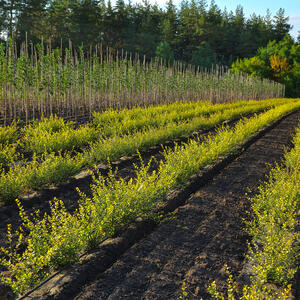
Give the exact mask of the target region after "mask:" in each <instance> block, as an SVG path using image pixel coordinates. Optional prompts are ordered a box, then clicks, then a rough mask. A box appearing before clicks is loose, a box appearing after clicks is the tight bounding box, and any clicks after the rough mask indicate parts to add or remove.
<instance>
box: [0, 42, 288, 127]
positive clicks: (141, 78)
mask: <svg viewBox="0 0 300 300" xmlns="http://www.w3.org/2000/svg"><path fill="white" fill-rule="evenodd" d="M284 90H285V87H284V85H282V84H280V83H277V82H274V81H271V80H267V79H260V78H256V77H253V76H248V75H247V74H243V73H239V74H236V73H233V72H231V71H230V70H228V68H226V67H223V66H214V67H212V68H211V69H199V68H196V67H195V66H192V65H187V64H184V63H182V62H173V63H172V64H171V65H168V64H166V63H165V62H163V61H161V60H159V59H157V58H156V59H152V60H151V61H147V60H146V58H145V57H139V55H138V54H135V55H133V54H131V53H127V52H123V51H122V52H121V53H114V54H113V52H112V49H109V48H106V49H103V48H102V45H97V46H95V47H94V48H90V51H86V50H85V51H84V50H83V48H80V49H78V48H77V49H75V48H73V47H72V43H71V42H70V45H69V47H68V48H66V49H62V48H60V49H52V48H51V45H47V44H43V43H42V44H41V45H28V44H27V43H24V44H22V45H21V46H18V47H17V46H16V45H15V44H14V43H13V42H12V41H8V42H7V44H6V45H4V44H3V43H1V45H0V124H4V125H8V124H10V123H11V122H13V121H16V120H18V119H21V120H22V121H23V122H24V123H26V124H28V123H29V122H30V120H31V119H37V118H41V117H42V116H45V117H49V116H50V115H52V114H56V115H58V116H60V117H64V119H66V120H74V121H81V120H82V119H85V120H89V119H90V118H91V117H92V113H93V112H94V111H104V110H106V109H111V108H119V109H120V108H124V107H127V108H132V107H134V106H136V105H140V106H149V105H151V104H152V105H153V104H155V105H157V104H164V103H166V104H168V103H172V102H174V101H178V100H182V99H187V100H190V101H192V100H197V101H198V100H209V101H211V102H213V103H221V102H222V103H228V102H233V101H237V100H249V99H257V100H261V99H267V98H281V97H283V95H284Z"/></svg>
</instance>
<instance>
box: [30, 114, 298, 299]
mask: <svg viewBox="0 0 300 300" xmlns="http://www.w3.org/2000/svg"><path fill="white" fill-rule="evenodd" d="M299 120H300V112H299V111H298V112H295V113H292V114H291V115H289V116H288V117H286V118H284V119H283V120H282V121H281V122H280V123H279V124H278V125H276V126H275V127H274V128H273V129H271V130H270V131H269V132H267V133H266V134H265V135H264V136H262V137H261V138H260V139H258V140H257V141H256V142H254V143H253V144H252V145H251V146H250V147H249V148H248V149H247V150H246V151H245V152H244V153H243V154H241V155H240V156H239V157H238V158H236V159H235V160H234V161H233V162H232V163H230V164H229V165H227V166H226V167H225V168H224V169H223V170H221V171H220V173H219V174H217V175H216V176H215V177H214V178H213V180H211V181H209V182H207V183H206V184H205V185H204V186H203V187H201V186H199V187H198V188H197V187H195V186H188V187H186V188H185V194H186V199H183V200H186V203H185V204H184V205H182V206H180V207H179V208H178V209H177V210H176V213H175V214H174V215H172V216H170V218H167V219H165V220H164V221H163V222H161V224H159V225H158V226H154V224H153V222H150V221H149V222H148V223H147V224H148V226H145V224H144V225H142V226H141V228H142V229H143V230H145V228H146V229H147V230H148V231H152V232H151V233H150V234H148V235H147V236H146V237H145V238H143V239H140V238H141V237H142V236H143V234H145V233H146V231H147V230H146V231H145V232H144V233H143V230H142V232H139V234H138V237H137V239H136V240H134V237H130V228H129V233H128V232H127V237H128V240H130V242H128V243H126V241H125V242H124V241H123V243H122V242H120V239H121V240H122V238H115V239H111V240H109V241H108V242H106V243H104V244H103V245H102V246H101V247H102V248H101V247H100V249H102V250H101V251H102V254H101V255H100V256H98V259H99V257H101V258H102V260H101V259H100V260H97V256H95V258H94V261H93V263H92V264H91V263H90V265H89V267H87V268H84V265H85V263H87V265H88V262H89V258H88V257H85V258H84V261H83V264H82V265H80V264H79V265H77V267H75V273H76V276H73V277H74V278H75V279H74V281H72V280H70V281H69V282H68V279H67V280H66V281H65V285H60V282H63V281H64V280H65V278H67V276H63V277H58V281H57V283H56V286H57V287H58V288H57V289H55V285H54V289H52V291H51V292H50V294H52V295H51V296H49V295H50V294H49V293H48V296H45V297H42V296H41V294H39V293H40V291H41V289H40V290H38V291H35V292H34V293H33V294H31V295H28V296H27V297H25V298H26V299H42V298H45V299H46V298H47V299H107V298H108V299H178V298H179V297H180V296H181V295H182V284H183V282H185V283H186V286H187V288H186V291H187V292H188V294H189V299H199V298H200V297H203V298H204V299H207V298H209V295H208V294H207V290H206V288H207V286H208V284H209V283H210V282H212V281H213V280H217V282H218V283H219V284H221V286H222V284H224V279H225V269H224V267H223V266H224V264H225V263H227V264H228V265H229V266H230V267H231V269H232V271H233V273H234V274H235V275H236V274H238V273H239V272H240V271H241V269H242V267H243V262H244V254H245V252H246V251H247V244H246V240H247V238H248V236H247V235H246V234H245V232H244V231H243V229H242V228H243V227H244V226H243V223H242V218H243V217H246V214H245V212H246V210H247V209H249V203H248V201H247V200H246V197H245V193H246V192H247V191H248V188H250V189H251V190H252V191H253V192H255V191H256V188H257V186H258V184H259V182H260V181H262V180H264V179H265V176H266V174H267V173H268V171H269V169H270V166H269V165H266V164H272V163H274V162H275V161H280V160H281V158H282V156H283V154H284V148H285V147H290V146H291V143H290V142H291V135H292V134H293V133H294V129H295V127H296V126H297V125H298V122H299ZM195 191H196V192H195ZM190 193H192V195H190ZM153 228H154V230H153ZM121 237H122V235H121ZM123 237H124V234H123ZM125 237H126V232H125ZM129 237H130V238H129ZM138 239H140V241H138ZM133 242H136V243H135V244H134V245H133V246H131V244H130V243H133ZM90 256H91V257H92V258H93V255H92V254H91V255H90ZM73 270H74V269H73ZM76 270H77V272H76ZM83 270H84V272H81V273H80V271H83ZM99 270H101V272H99ZM78 272H79V273H78ZM67 274H68V273H67ZM73 275H74V272H73ZM54 279H55V278H54ZM71 279H72V278H71ZM84 283H85V284H86V285H84ZM51 284H53V281H52V282H51V281H50V283H49V286H51ZM45 286H47V284H46V285H44V290H47V288H46V287H45ZM49 286H48V287H49ZM52 287H53V286H52ZM48 292H49V291H48ZM35 296H37V297H38V298H34V297H35Z"/></svg>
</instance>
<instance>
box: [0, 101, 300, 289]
mask: <svg viewBox="0 0 300 300" xmlns="http://www.w3.org/2000/svg"><path fill="white" fill-rule="evenodd" d="M299 106H300V103H299V101H298V102H295V103H292V104H285V105H281V106H278V107H277V108H274V109H271V110H270V111H267V112H265V113H263V114H261V115H259V116H255V117H253V118H250V119H244V120H242V121H240V122H238V124H237V125H236V127H235V128H233V129H229V128H225V127H224V128H221V129H220V130H219V131H218V133H217V134H216V135H215V136H210V137H208V138H206V139H205V140H204V141H203V142H202V143H197V142H195V141H190V142H189V143H187V144H185V145H183V146H180V147H176V148H175V149H174V150H173V151H171V150H166V151H165V153H164V156H165V159H164V161H162V162H161V163H160V166H159V169H158V171H153V172H150V169H149V168H150V163H149V165H147V166H145V165H144V164H143V163H141V166H140V167H136V178H135V179H130V180H129V181H125V180H124V179H116V177H115V174H114V173H113V172H112V171H111V172H110V174H109V176H108V177H107V178H104V177H102V176H101V175H99V174H98V176H95V177H94V184H92V186H91V189H92V196H91V197H87V196H86V195H84V194H83V193H80V195H81V200H80V201H79V206H78V209H77V210H76V211H75V212H74V213H73V214H70V213H69V212H68V211H67V210H66V208H65V207H64V204H63V203H62V201H59V200H57V199H54V200H53V201H52V202H51V203H50V206H51V211H50V213H48V214H47V213H46V214H44V216H40V215H39V213H38V212H36V213H35V214H33V215H32V216H27V215H26V214H25V212H24V210H23V208H22V205H21V204H20V202H19V201H17V204H18V206H19V210H20V217H21V219H22V225H21V226H20V228H19V229H18V230H17V231H16V232H15V233H12V232H11V228H10V226H9V227H8V243H9V247H8V248H1V252H2V253H3V254H4V255H2V256H1V258H0V263H1V264H2V265H4V266H5V267H6V268H7V269H8V270H9V274H10V276H9V277H4V276H2V277H1V278H0V280H1V281H2V283H4V284H8V285H10V286H11V287H12V288H13V290H14V291H15V292H16V293H21V292H23V291H24V290H25V289H27V288H28V287H30V286H33V285H35V284H36V283H38V282H39V281H40V280H41V279H43V278H45V277H46V276H47V275H48V273H49V272H51V270H52V269H53V268H58V267H59V266H62V265H65V264H67V263H70V262H74V261H77V260H78V259H79V257H80V254H81V253H82V252H83V251H84V250H86V249H89V248H91V247H93V246H95V245H97V244H98V243H99V242H100V241H101V240H103V239H104V238H105V237H108V236H111V235H113V234H114V233H115V232H116V231H117V230H118V229H120V228H122V227H124V226H126V225H127V224H129V223H130V222H131V221H132V220H134V219H135V218H136V217H139V216H140V217H143V216H145V215H146V216H147V215H149V213H150V211H151V208H152V207H153V206H155V205H157V203H159V202H160V201H161V199H162V198H164V197H165V196H166V195H167V193H168V192H169V191H170V190H171V189H173V188H175V187H177V186H180V185H182V184H183V183H184V181H186V179H188V178H189V177H190V176H191V175H192V174H194V173H196V172H198V171H199V170H200V169H201V168H203V167H204V166H206V165H208V164H210V163H211V162H213V161H215V160H216V159H218V157H219V156H220V155H223V154H225V153H228V152H229V151H232V150H234V149H235V147H236V146H238V145H241V144H242V143H243V142H244V141H245V140H246V139H247V138H249V137H250V136H251V135H252V134H254V133H255V132H256V131H257V130H259V129H261V128H263V127H265V126H267V124H269V123H270V122H272V121H274V120H276V119H277V118H278V117H279V116H281V115H283V114H286V113H287V112H289V111H291V110H293V109H296V108H299ZM13 234H14V235H16V236H17V243H16V245H14V246H13V245H12V236H13ZM20 245H25V250H24V251H19V248H20ZM230 280H231V279H230ZM232 286H233V285H232ZM233 288H234V286H233ZM183 292H184V293H185V288H184V287H183Z"/></svg>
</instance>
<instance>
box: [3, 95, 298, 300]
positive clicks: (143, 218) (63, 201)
mask: <svg viewBox="0 0 300 300" xmlns="http://www.w3.org/2000/svg"><path fill="white" fill-rule="evenodd" d="M299 121H300V99H283V98H280V99H266V100H260V101H254V100H252V101H249V100H248V101H240V102H234V103H226V104H211V103H210V102H203V101H202V102H201V101H200V102H197V101H195V102H174V103H171V104H161V105H154V106H148V107H134V108H131V109H122V110H111V109H110V110H107V111H105V112H102V113H99V112H94V113H93V115H92V118H91V120H90V121H89V122H87V123H85V124H77V123H74V122H71V121H66V120H64V119H62V118H60V117H57V116H51V117H49V118H42V119H41V120H37V121H34V122H31V123H29V124H28V125H26V126H19V124H18V123H12V124H11V125H8V126H2V127H0V167H1V174H0V246H2V248H1V253H0V265H1V266H0V270H1V271H2V276H1V277H0V280H1V282H2V285H0V299H1V297H4V298H3V299H5V297H6V298H7V299H9V297H11V298H12V299H13V298H14V297H15V296H13V293H14V294H15V295H20V294H24V293H25V292H26V291H28V290H29V289H31V288H33V287H35V286H36V285H38V284H39V283H41V282H42V281H43V280H44V279H46V278H48V277H49V276H50V275H53V274H54V272H56V271H57V270H62V271H59V272H58V274H56V275H54V277H53V278H52V279H50V280H49V281H47V282H46V283H44V284H42V286H41V287H40V288H38V289H36V290H34V291H32V292H31V293H29V294H27V295H26V296H25V299H34V297H38V298H40V299H107V298H111V299H120V298H128V299H129V298H130V299H141V298H145V299H179V298H180V297H181V298H183V299H200V298H201V297H202V298H204V299H208V298H209V297H212V295H213V293H214V295H217V294H218V292H217V289H221V292H222V291H224V290H225V289H226V282H225V280H226V276H225V275H226V272H225V269H224V264H225V263H227V264H228V265H229V266H230V269H231V270H232V272H233V274H234V275H239V274H240V273H241V271H242V269H243V266H244V263H245V254H246V253H247V251H249V250H248V248H247V242H246V241H247V239H251V236H252V237H253V241H256V240H258V239H260V236H261V234H259V230H258V228H259V226H258V224H259V223H255V224H250V223H249V228H250V229H249V230H248V233H245V231H244V230H243V228H244V227H245V226H244V223H243V221H242V218H247V216H248V215H247V213H246V212H247V210H249V209H250V208H251V203H255V201H253V202H251V201H252V200H251V201H250V200H249V196H245V193H246V192H247V191H248V189H249V188H250V189H251V195H252V196H253V195H255V194H257V191H258V186H259V184H260V183H261V181H262V180H266V175H267V173H268V172H269V171H270V166H271V165H272V164H274V163H275V162H280V161H281V160H282V159H283V157H284V153H285V151H286V150H287V149H289V148H291V147H292V146H293V143H294V144H295V149H296V150H295V151H298V152H299V147H298V146H297V145H298V144H297V143H298V140H299V139H296V138H295V139H294V141H293V142H292V136H293V135H294V134H295V131H296V128H297V126H298V125H299ZM298 135H299V131H298ZM298 152H297V153H298ZM297 153H296V154H295V153H294V154H290V156H288V155H287V154H286V156H285V160H286V161H287V163H286V164H287V165H288V167H287V168H288V169H289V170H292V169H294V173H295V174H299V172H298V171H299V168H298V166H299V159H298V160H297V157H299V156H300V155H297ZM267 164H269V165H267ZM89 170H93V172H92V171H89ZM273 172H274V174H275V173H276V172H275V171H273ZM278 172H279V171H278ZM291 172H292V171H291ZM294 173H293V174H294ZM274 176H275V175H274ZM276 176H277V177H278V178H279V177H280V175H276ZM276 176H275V177H276ZM295 176H299V175H295ZM286 177H287V178H290V177H291V176H289V175H287V176H286ZM297 178H298V177H295V178H294V184H292V183H290V185H289V186H293V188H294V189H292V190H291V197H290V199H292V200H293V199H295V197H296V198H297V193H295V189H296V191H297V188H299V186H298V185H297V184H295V182H296V183H297V182H298V181H297ZM259 191H260V192H261V191H262V189H260V190H259ZM277 191H278V189H277ZM281 191H282V190H281ZM286 191H288V189H286ZM266 194H267V192H266ZM17 198H18V199H19V200H15V199H17ZM293 201H294V200H293ZM293 201H291V205H290V206H289V208H290V210H292V212H290V213H291V215H295V209H294V207H295V205H296V204H295V203H296V201H294V202H293ZM283 202H284V201H283ZM258 203H259V202H258ZM253 205H255V204H253ZM257 205H258V204H257ZM252 207H254V206H252ZM261 207H264V206H263V204H261ZM293 209H294V210H293ZM254 211H259V209H258V208H257V209H255V210H254ZM287 215H288V214H287ZM248 218H249V216H248ZM250 219H251V218H250ZM257 219H258V220H260V219H262V218H260V217H257ZM288 220H289V224H288V225H289V226H288V228H289V229H290V232H283V233H282V237H283V240H280V242H278V243H283V241H285V240H284V236H289V237H290V236H293V224H294V223H293V220H292V219H291V218H289V219H288ZM10 224H11V225H10ZM128 226H129V227H128ZM279 227H280V226H279ZM251 230H252V231H251ZM269 231H270V232H271V231H272V229H269ZM295 241H296V237H295V238H293V239H289V240H288V242H289V245H290V247H287V248H286V249H284V250H283V252H284V253H291V255H290V256H289V258H288V259H287V258H286V259H285V260H284V258H283V259H282V264H284V267H282V269H284V270H283V271H282V272H281V273H282V274H281V275H280V274H279V275H278V274H277V273H278V272H277V271H276V272H277V273H276V272H275V275H274V270H275V269H276V268H277V269H276V270H278V268H280V266H279V267H278V266H274V267H273V269H272V268H270V272H269V273H268V274H267V275H266V278H267V279H266V280H265V279H264V280H265V281H267V280H269V279H270V278H273V279H272V280H271V283H272V284H274V285H276V286H278V289H280V287H283V288H286V287H287V285H288V284H289V283H290V282H292V280H293V275H294V273H295V272H294V268H293V264H294V262H295V260H294V259H293V257H294V256H295V255H294V252H293V251H294V250H293V245H294V243H295ZM285 242H286V241H285ZM257 243H259V244H260V243H261V240H259V241H258V242H257ZM274 245H275V242H274ZM253 247H254V248H253V249H255V242H254V246H253ZM95 249H96V250H95ZM270 251H271V250H270ZM254 252H255V251H254ZM271 252H272V251H271ZM255 254H256V252H255ZM252 256H253V257H256V258H257V257H258V256H257V255H256V256H255V255H252ZM261 260H263V259H261ZM270 260H271V259H270ZM287 261H288V263H287ZM70 264H71V266H70ZM268 265H271V264H270V263H269V264H268ZM65 266H69V267H68V268H67V269H66V268H65ZM264 268H265V267H264ZM257 272H258V271H257ZM285 272H286V274H288V275H287V276H285V275H284V274H283V273H285ZM258 273H259V272H258ZM270 274H271V275H270ZM272 274H273V275H272ZM65 275H67V276H65ZM277 275H278V276H277ZM272 276H273V277H272ZM274 278H275V279H274ZM214 280H216V284H213V285H212V286H211V288H210V290H211V293H210V294H209V292H208V290H207V288H208V286H209V284H211V283H212V282H213V281H214ZM261 281H262V280H260V282H261ZM53 282H55V284H54V283H53ZM253 284H254V283H253ZM256 287H257V286H256ZM253 289H256V288H255V287H254V288H253ZM250 290H251V286H250V287H249V291H248V293H250V292H251V291H250ZM238 292H241V291H237V293H238ZM295 292H296V291H295V290H293V291H292V292H290V293H295ZM245 293H246V292H245ZM286 293H289V292H286ZM252 296H253V295H252ZM252 296H250V297H249V298H245V299H256V298H253V297H252ZM216 297H217V296H216ZM251 297H252V298H251ZM270 297H271V296H270ZM233 299H234V298H233ZM237 299H238V298H237ZM257 299H260V298H257ZM270 299H273V298H272V297H271V298H270Z"/></svg>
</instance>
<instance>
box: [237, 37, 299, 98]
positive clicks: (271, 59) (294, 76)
mask: <svg viewBox="0 0 300 300" xmlns="http://www.w3.org/2000/svg"><path fill="white" fill-rule="evenodd" d="M232 69H233V70H234V71H237V72H246V73H248V74H251V75H252V76H260V77H263V78H269V79H272V80H275V81H277V82H281V83H283V84H285V86H286V95H287V96H289V97H297V96H299V95H300V88H299V86H300V85H299V84H300V45H299V44H297V43H295V42H294V41H293V40H292V39H291V37H290V36H289V35H286V36H285V37H284V39H283V40H281V41H280V42H276V41H272V42H269V43H268V45H267V47H265V48H260V49H259V50H258V51H257V55H256V56H254V57H252V58H245V59H243V60H238V61H236V62H234V63H233V64H232Z"/></svg>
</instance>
